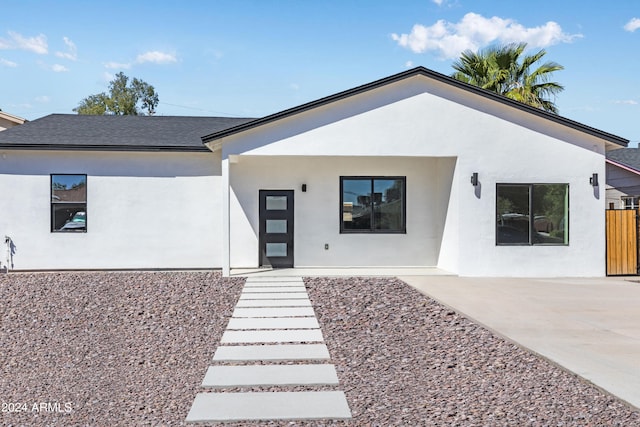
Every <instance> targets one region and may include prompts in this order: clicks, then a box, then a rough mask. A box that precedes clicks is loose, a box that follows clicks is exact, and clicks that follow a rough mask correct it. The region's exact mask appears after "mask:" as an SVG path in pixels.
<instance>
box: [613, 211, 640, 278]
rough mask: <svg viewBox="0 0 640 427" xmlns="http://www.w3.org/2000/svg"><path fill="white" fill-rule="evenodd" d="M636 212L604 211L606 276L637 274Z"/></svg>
mask: <svg viewBox="0 0 640 427" xmlns="http://www.w3.org/2000/svg"><path fill="white" fill-rule="evenodd" d="M637 218H638V211H636V210H635V209H624V210H622V209H616V210H607V211H606V224H607V275H608V276H622V275H636V274H638V219H637Z"/></svg>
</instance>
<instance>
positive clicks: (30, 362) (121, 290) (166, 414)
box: [0, 272, 244, 426]
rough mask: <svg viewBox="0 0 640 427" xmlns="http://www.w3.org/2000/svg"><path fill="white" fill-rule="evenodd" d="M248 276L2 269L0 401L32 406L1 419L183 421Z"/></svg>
mask: <svg viewBox="0 0 640 427" xmlns="http://www.w3.org/2000/svg"><path fill="white" fill-rule="evenodd" d="M243 282H244V280H242V279H222V278H221V277H220V275H219V274H218V273H203V272H188V273H186V272H160V273H120V272H117V273H114V272H110V273H46V274H45V273H38V274H13V273H10V274H8V275H7V274H4V275H0V298H1V301H2V306H1V309H0V310H1V311H0V318H1V319H2V326H1V329H0V400H1V401H2V403H3V404H4V403H6V404H9V403H13V404H15V403H20V404H21V405H22V404H23V403H24V404H26V409H27V410H26V411H25V412H19V413H17V412H2V413H0V424H1V425H16V426H18V425H20V426H22V425H24V426H45V425H47V426H49V425H56V426H76V425H83V426H84V425H86V426H137V425H166V426H174V425H181V424H183V421H184V419H185V417H186V415H187V412H188V411H189V408H190V407H191V404H192V403H193V399H194V397H195V395H196V393H197V392H198V391H200V383H201V382H202V379H203V377H204V374H205V372H206V368H207V366H208V364H209V361H210V360H211V357H212V356H213V352H214V350H215V348H216V346H217V344H218V342H219V341H220V337H221V336H222V332H223V331H224V328H225V327H226V323H227V321H228V318H229V317H230V316H231V313H232V311H233V307H234V306H235V304H236V302H237V299H238V296H239V295H240V291H241V289H242V284H243ZM34 403H35V404H36V406H37V407H39V405H40V404H41V403H45V406H44V407H43V408H44V409H45V411H43V412H40V411H39V410H38V411H34V410H33V409H34V408H33V404H34ZM48 403H51V405H50V406H46V404H48ZM67 403H68V404H70V407H71V412H68V413H67V412H65V411H66V409H67V407H65V404H67ZM56 404H59V407H56ZM22 408H24V406H21V409H22ZM4 409H6V410H8V409H10V408H8V406H7V407H5V408H4ZM49 410H50V411H49ZM47 411H48V412H47ZM55 411H61V412H55Z"/></svg>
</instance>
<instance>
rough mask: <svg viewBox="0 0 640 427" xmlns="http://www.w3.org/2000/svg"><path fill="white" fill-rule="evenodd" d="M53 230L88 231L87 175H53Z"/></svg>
mask: <svg viewBox="0 0 640 427" xmlns="http://www.w3.org/2000/svg"><path fill="white" fill-rule="evenodd" d="M51 231H52V232H53V231H55V232H69V233H73V232H75V233H77V232H86V231H87V176H86V175H51Z"/></svg>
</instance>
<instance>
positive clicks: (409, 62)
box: [404, 61, 413, 68]
mask: <svg viewBox="0 0 640 427" xmlns="http://www.w3.org/2000/svg"><path fill="white" fill-rule="evenodd" d="M404 66H405V67H407V68H413V61H407V62H405V63H404Z"/></svg>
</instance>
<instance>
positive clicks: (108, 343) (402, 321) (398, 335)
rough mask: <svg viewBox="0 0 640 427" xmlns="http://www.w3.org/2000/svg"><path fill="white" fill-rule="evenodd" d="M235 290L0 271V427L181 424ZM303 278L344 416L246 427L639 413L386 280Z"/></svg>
mask: <svg viewBox="0 0 640 427" xmlns="http://www.w3.org/2000/svg"><path fill="white" fill-rule="evenodd" d="M242 283H243V280H242V279H225V278H221V277H220V275H219V274H218V273H206V272H157V273H145V272H142V273H137V272H136V273H124V272H118V273H113V272H111V273H38V274H8V275H0V298H2V306H1V308H0V319H1V321H2V324H1V328H0V372H1V376H0V400H1V401H2V402H3V403H7V404H9V403H14V404H15V403H26V404H27V411H25V412H19V413H17V412H2V413H1V414H0V417H1V418H0V424H2V425H15V426H18V425H25V426H45V425H58V426H75V425H89V426H138V425H154V426H155V425H163V426H174V425H183V424H184V419H185V417H186V414H187V412H188V410H189V408H190V407H191V403H192V402H193V399H194V397H195V395H196V393H198V392H201V391H203V390H202V389H201V388H200V383H201V381H202V379H203V377H204V374H205V372H206V368H207V366H208V365H209V362H210V360H211V357H212V355H213V353H214V351H215V348H216V347H217V345H218V343H219V341H220V337H221V336H222V332H223V331H224V328H225V327H226V324H227V321H228V319H229V317H230V316H231V313H232V311H233V307H234V306H235V303H236V301H237V299H238V296H239V294H240V291H241V288H242ZM305 283H306V285H307V287H308V291H309V296H310V297H311V300H312V302H313V304H314V308H315V311H316V315H317V317H318V320H319V321H320V324H321V325H322V329H323V333H324V336H325V340H326V344H327V345H328V347H329V351H330V353H331V356H332V362H333V363H334V364H335V365H336V368H337V370H338V376H339V378H340V385H339V386H338V387H336V388H335V389H338V390H344V391H345V392H346V394H347V399H348V401H349V405H350V407H351V410H352V412H353V415H354V418H353V420H352V421H350V422H344V421H336V422H331V421H329V422H306V423H305V422H296V423H288V422H282V423H260V424H259V425H282V426H284V425H308V426H321V425H343V426H456V425H459V426H609V425H610V426H614V425H617V426H635V425H640V412H639V411H636V410H633V409H632V408H631V407H629V406H628V405H626V404H625V403H623V402H621V401H619V400H618V399H616V398H614V397H611V396H610V395H608V394H606V393H604V392H602V391H600V390H599V389H597V388H596V387H594V386H592V385H590V384H588V383H586V382H584V381H582V380H581V379H580V378H578V377H576V376H574V375H573V374H570V373H567V372H566V371H564V370H562V369H560V368H558V367H556V366H555V365H553V364H551V363H549V362H547V361H545V360H543V359H541V358H539V357H537V356H534V355H532V354H531V353H529V352H527V351H525V350H523V349H521V348H519V347H517V346H516V345H514V344H512V343H509V342H507V341H505V340H503V339H501V338H499V337H496V336H495V335H493V334H492V333H491V332H489V331H487V330H486V329H484V328H482V327H480V326H478V325H476V324H474V323H473V322H471V321H469V320H467V319H466V318H464V317H462V316H460V315H459V314H457V313H455V312H453V311H451V310H449V309H447V308H445V307H443V306H441V305H439V304H437V303H435V302H434V301H432V300H430V299H429V298H427V297H425V296H423V295H422V294H420V293H418V292H417V291H415V290H413V289H412V288H410V287H409V286H408V285H406V284H404V283H403V282H401V281H399V280H395V279H366V278H344V279H325V278H313V279H306V280H305ZM34 403H35V404H36V405H37V406H39V405H40V404H42V403H44V404H45V406H44V407H45V411H42V412H39V411H34V410H33V404H34ZM65 404H69V406H70V408H71V410H70V412H66V409H67V407H66V406H65ZM47 405H48V406H47ZM57 405H58V406H57ZM58 410H59V411H60V412H55V411H58ZM230 425H256V424H247V423H244V424H240V423H236V424H230Z"/></svg>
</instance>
